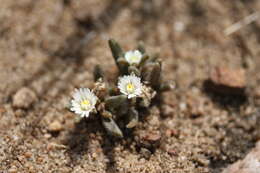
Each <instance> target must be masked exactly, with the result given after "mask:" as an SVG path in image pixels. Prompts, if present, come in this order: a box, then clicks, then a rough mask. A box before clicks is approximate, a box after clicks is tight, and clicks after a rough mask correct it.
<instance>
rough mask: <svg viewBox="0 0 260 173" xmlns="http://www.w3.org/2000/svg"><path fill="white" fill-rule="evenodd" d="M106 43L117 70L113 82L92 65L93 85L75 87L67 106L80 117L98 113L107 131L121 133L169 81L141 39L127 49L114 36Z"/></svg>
mask: <svg viewBox="0 0 260 173" xmlns="http://www.w3.org/2000/svg"><path fill="white" fill-rule="evenodd" d="M109 47H110V49H111V52H112V55H113V57H114V60H115V63H116V65H117V67H118V70H119V77H118V81H116V82H117V84H109V83H108V82H106V79H105V76H104V74H103V71H102V69H101V67H100V66H96V67H95V69H94V73H93V74H94V79H95V84H94V87H93V89H92V90H90V89H88V88H80V89H76V90H75V92H74V94H73V99H72V100H71V104H70V110H71V111H73V112H74V113H76V114H78V115H80V117H89V115H90V114H93V113H94V114H99V115H100V117H101V121H102V124H103V126H104V128H105V129H106V130H107V132H108V133H109V134H111V135H113V136H117V137H123V133H122V130H121V129H122V128H134V127H135V126H136V125H137V123H138V121H139V113H138V110H140V109H142V108H149V106H150V104H151V101H152V99H153V98H154V97H155V96H156V95H158V94H159V93H160V92H163V91H167V90H170V89H172V88H173V85H172V84H171V83H169V82H163V81H162V75H161V69H162V63H161V60H160V59H158V56H157V55H153V56H150V55H148V54H147V53H146V50H145V48H144V46H143V44H142V43H140V44H139V45H138V47H137V49H136V50H134V51H127V52H124V51H123V50H122V48H121V46H120V45H119V44H118V43H117V42H116V41H115V40H109ZM119 121H120V123H118V122H119ZM121 122H123V123H121ZM119 124H120V125H119Z"/></svg>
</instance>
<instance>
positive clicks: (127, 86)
mask: <svg viewBox="0 0 260 173" xmlns="http://www.w3.org/2000/svg"><path fill="white" fill-rule="evenodd" d="M134 89H135V86H134V85H133V84H132V83H128V84H127V85H126V90H127V92H130V93H132V92H133V91H134Z"/></svg>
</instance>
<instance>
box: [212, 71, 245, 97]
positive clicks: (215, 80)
mask: <svg viewBox="0 0 260 173" xmlns="http://www.w3.org/2000/svg"><path fill="white" fill-rule="evenodd" d="M210 82H212V83H208V85H209V86H208V87H209V88H210V89H213V90H214V91H216V92H219V93H223V94H236V95H241V94H244V89H245V87H246V75H245V70H244V69H242V68H240V69H231V68H227V67H216V68H214V69H212V70H211V73H210Z"/></svg>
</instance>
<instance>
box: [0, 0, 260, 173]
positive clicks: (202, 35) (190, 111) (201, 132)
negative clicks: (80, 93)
mask: <svg viewBox="0 0 260 173" xmlns="http://www.w3.org/2000/svg"><path fill="white" fill-rule="evenodd" d="M0 4H1V8H0V21H1V22H0V36H1V37H0V81H1V84H0V172H1V173H6V172H10V173H11V172H12V173H14V172H19V173H22V172H26V173H28V172H36V173H39V172H44V173H45V172H53V173H54V172H75V173H81V172H82V173H83V172H89V173H92V172H96V173H103V172H107V173H108V172H109V173H110V172H111V173H114V172H120V173H121V172H143V173H146V172H149V173H159V172H161V173H173V172H174V173H208V172H209V173H218V172H221V170H222V169H223V168H225V167H227V166H228V165H229V164H231V163H233V162H235V161H236V160H238V159H241V158H243V157H244V156H245V154H246V153H248V152H249V151H250V149H251V148H253V147H254V145H255V143H256V142H257V141H258V140H259V139H260V126H259V121H260V110H259V105H260V100H259V97H260V87H259V84H260V75H259V72H260V69H259V68H258V67H259V65H260V58H259V56H260V48H259V41H260V23H259V21H256V22H254V23H252V24H250V25H247V26H246V27H244V28H242V29H240V30H239V31H238V32H236V33H234V34H232V35H229V36H226V35H225V34H224V32H223V31H224V30H225V29H226V28H227V27H229V26H230V25H231V24H233V23H234V22H237V21H239V20H241V19H243V18H244V17H246V16H248V15H250V14H251V13H253V12H255V11H256V10H259V9H260V1H257V0H248V1H245V0H237V1H235V2H234V1H226V0H220V1H207V0H185V1H179V0H160V1H159V0H143V1H139V0H120V1H115V0H55V1H54V0H53V1H47V0H38V1H35V0H19V1H11V0H1V3H0ZM108 38H114V39H116V40H118V41H119V42H120V43H122V45H123V47H124V48H125V49H126V50H128V49H133V48H134V47H135V45H136V43H137V42H138V41H140V40H142V41H144V43H145V44H146V45H147V49H148V50H149V51H151V52H160V57H161V58H162V59H163V67H164V69H163V70H164V78H165V80H174V81H175V82H176V84H177V85H176V89H175V90H174V91H171V92H168V93H165V94H164V95H163V99H164V101H163V103H162V102H161V103H155V104H154V105H153V106H152V107H151V109H150V110H149V111H147V112H143V113H142V114H143V119H142V121H141V122H140V123H139V124H138V127H136V128H135V129H134V130H133V131H132V132H129V133H127V135H126V137H125V138H124V139H122V140H120V139H115V138H112V137H110V136H108V135H107V134H106V132H105V131H104V129H103V127H102V126H101V125H100V122H99V121H98V119H97V118H95V117H94V118H90V119H88V120H82V121H80V122H76V123H75V120H74V119H75V115H74V114H73V113H70V112H68V111H67V110H66V109H65V105H66V103H67V102H68V100H69V99H70V95H71V92H72V91H73V89H74V88H75V87H91V86H92V84H93V82H92V81H93V78H92V71H93V67H94V65H96V64H100V65H101V66H102V67H103V68H104V69H105V71H106V73H107V75H108V76H109V80H112V79H114V77H115V76H116V73H117V71H116V67H115V65H114V62H113V58H112V56H111V53H110V51H109V47H108V45H107V39H108ZM214 66H228V67H231V68H243V69H244V70H245V71H246V75H247V90H246V93H247V94H246V96H243V97H238V96H237V97H234V96H232V97H230V96H219V95H217V94H214V93H211V92H205V90H204V85H205V81H206V80H207V79H208V77H209V70H210V69H211V68H213V67H214ZM24 87H26V88H27V89H28V90H29V91H28V92H32V93H33V94H35V95H36V98H34V97H32V98H31V99H32V100H31V101H32V103H33V104H32V105H31V106H29V107H27V106H25V108H17V107H15V106H14V95H15V94H16V93H17V92H19V91H20V92H22V91H21V89H23V88H24ZM18 99H19V98H18ZM18 107H19V106H18ZM52 122H56V124H59V125H61V126H60V127H58V129H56V132H53V131H52V130H50V129H51V128H50V124H51V123H52ZM152 132H156V133H159V134H160V136H161V140H160V141H159V142H160V143H159V144H157V145H152V146H146V145H143V144H142V142H141V136H142V135H143V134H149V133H152Z"/></svg>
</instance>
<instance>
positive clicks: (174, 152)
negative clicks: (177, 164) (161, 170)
mask: <svg viewBox="0 0 260 173" xmlns="http://www.w3.org/2000/svg"><path fill="white" fill-rule="evenodd" d="M167 152H168V154H170V155H171V156H178V153H177V151H176V150H175V149H169V150H168V151H167Z"/></svg>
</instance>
